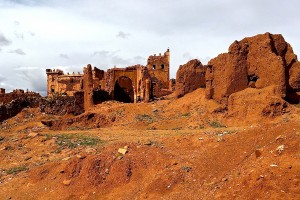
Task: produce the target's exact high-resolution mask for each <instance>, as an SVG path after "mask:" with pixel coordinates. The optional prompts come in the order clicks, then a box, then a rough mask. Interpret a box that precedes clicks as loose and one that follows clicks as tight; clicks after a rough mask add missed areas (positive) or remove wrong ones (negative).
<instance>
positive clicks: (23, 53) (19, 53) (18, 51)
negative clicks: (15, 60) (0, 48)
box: [8, 49, 26, 56]
mask: <svg viewBox="0 0 300 200" xmlns="http://www.w3.org/2000/svg"><path fill="white" fill-rule="evenodd" d="M8 53H15V54H18V55H21V56H24V55H26V53H25V52H24V51H23V50H22V49H15V50H10V51H9V52H8Z"/></svg>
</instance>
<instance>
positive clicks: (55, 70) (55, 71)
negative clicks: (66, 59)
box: [46, 69, 64, 75]
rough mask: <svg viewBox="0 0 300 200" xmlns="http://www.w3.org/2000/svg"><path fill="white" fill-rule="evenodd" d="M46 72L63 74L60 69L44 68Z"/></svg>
mask: <svg viewBox="0 0 300 200" xmlns="http://www.w3.org/2000/svg"><path fill="white" fill-rule="evenodd" d="M46 74H58V75H64V72H63V71H62V70H60V69H46Z"/></svg>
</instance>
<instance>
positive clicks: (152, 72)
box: [46, 49, 175, 110]
mask: <svg viewBox="0 0 300 200" xmlns="http://www.w3.org/2000/svg"><path fill="white" fill-rule="evenodd" d="M46 73H47V95H48V97H54V96H59V95H68V96H74V95H75V94H78V93H80V92H81V93H84V102H85V103H84V104H85V105H84V107H85V110H87V109H88V108H90V107H91V106H92V105H93V104H94V102H99V101H104V100H108V99H111V100H117V101H120V102H125V103H133V102H135V103H136V102H149V101H150V100H151V99H154V98H160V97H163V96H165V95H168V94H170V93H172V91H173V89H174V82H175V81H174V80H170V78H169V77H170V51H169V49H167V51H166V52H165V53H164V54H161V53H159V55H156V54H154V55H151V56H149V57H148V60H147V65H146V66H142V65H134V66H129V67H126V68H117V67H114V68H111V69H108V70H107V71H104V70H101V69H98V68H97V67H94V68H93V69H92V66H91V65H90V64H88V65H87V66H86V67H84V68H83V73H78V74H75V73H74V72H73V73H71V74H69V73H67V74H64V72H63V71H62V70H60V69H53V70H52V69H47V70H46Z"/></svg>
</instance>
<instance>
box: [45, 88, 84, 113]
mask: <svg viewBox="0 0 300 200" xmlns="http://www.w3.org/2000/svg"><path fill="white" fill-rule="evenodd" d="M83 96H84V95H83V92H75V93H74V95H73V96H55V97H52V98H47V97H46V98H42V99H41V103H40V110H41V112H44V113H46V114H51V115H65V114H73V115H79V114H81V113H83V112H84V106H83Z"/></svg>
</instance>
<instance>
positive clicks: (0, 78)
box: [0, 75, 6, 83]
mask: <svg viewBox="0 0 300 200" xmlns="http://www.w3.org/2000/svg"><path fill="white" fill-rule="evenodd" d="M5 80H6V78H5V77H4V76H2V75H0V83H1V82H3V81H5Z"/></svg>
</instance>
